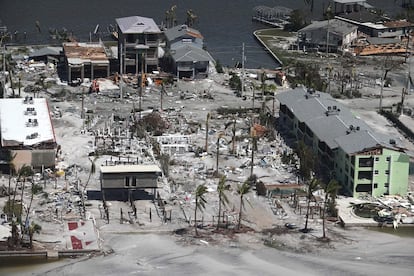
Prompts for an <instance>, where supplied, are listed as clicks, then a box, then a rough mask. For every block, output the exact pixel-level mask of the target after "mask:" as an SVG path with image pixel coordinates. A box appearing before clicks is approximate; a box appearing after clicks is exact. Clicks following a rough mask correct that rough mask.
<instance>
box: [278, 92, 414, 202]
mask: <svg viewBox="0 0 414 276" xmlns="http://www.w3.org/2000/svg"><path fill="white" fill-rule="evenodd" d="M277 99H278V100H279V102H280V124H281V126H282V128H283V129H284V130H285V131H286V132H287V133H289V134H290V135H292V136H294V137H295V139H296V140H298V141H299V140H302V141H303V142H304V143H305V144H306V145H308V146H309V147H310V148H311V149H312V150H313V152H314V153H315V155H316V156H317V160H318V162H319V167H320V170H321V171H323V172H325V177H326V178H331V177H334V178H335V179H336V180H337V181H338V182H339V184H340V185H341V187H342V192H343V193H345V194H346V195H350V196H353V197H360V196H365V195H370V196H375V197H378V196H381V195H396V194H398V195H406V194H407V189H408V174H409V157H408V155H407V154H406V153H405V152H404V148H403V147H402V146H401V145H399V144H398V143H397V141H398V140H396V139H394V138H392V137H388V136H386V135H383V134H379V133H376V132H375V131H374V130H373V129H371V127H370V126H369V125H368V124H366V123H365V122H364V121H362V120H361V119H359V118H357V117H355V115H354V114H353V113H352V112H351V110H349V109H348V108H347V107H345V106H344V105H342V104H341V103H339V102H337V101H336V100H335V99H334V98H332V96H331V95H329V94H327V93H321V92H317V91H314V90H307V89H305V88H303V87H298V88H296V89H294V90H290V91H287V92H284V93H281V94H279V95H278V96H277Z"/></svg>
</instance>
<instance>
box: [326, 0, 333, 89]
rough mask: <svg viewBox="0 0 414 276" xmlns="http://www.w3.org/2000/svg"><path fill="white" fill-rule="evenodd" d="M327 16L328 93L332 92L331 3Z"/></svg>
mask: <svg viewBox="0 0 414 276" xmlns="http://www.w3.org/2000/svg"><path fill="white" fill-rule="evenodd" d="M326 17H327V18H328V26H327V27H326V58H327V59H328V93H329V94H331V71H332V68H331V63H330V62H329V19H330V17H331V5H329V6H328V8H327V9H326Z"/></svg>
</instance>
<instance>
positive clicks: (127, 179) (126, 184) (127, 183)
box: [125, 176, 130, 187]
mask: <svg viewBox="0 0 414 276" xmlns="http://www.w3.org/2000/svg"><path fill="white" fill-rule="evenodd" d="M129 185H130V183H129V177H128V176H127V177H125V186H126V187H129Z"/></svg>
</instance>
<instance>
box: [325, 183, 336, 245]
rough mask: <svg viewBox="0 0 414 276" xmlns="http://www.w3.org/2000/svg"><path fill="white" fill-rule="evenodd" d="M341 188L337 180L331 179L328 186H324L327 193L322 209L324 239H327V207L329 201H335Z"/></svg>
mask: <svg viewBox="0 0 414 276" xmlns="http://www.w3.org/2000/svg"><path fill="white" fill-rule="evenodd" d="M339 188H340V186H339V184H338V181H336V180H335V179H331V180H330V181H329V183H328V184H326V185H324V187H323V190H324V192H325V198H324V202H323V209H322V228H323V236H322V239H326V230H325V223H326V209H327V208H326V206H327V205H328V202H329V201H335V197H336V194H337V192H338V189H339Z"/></svg>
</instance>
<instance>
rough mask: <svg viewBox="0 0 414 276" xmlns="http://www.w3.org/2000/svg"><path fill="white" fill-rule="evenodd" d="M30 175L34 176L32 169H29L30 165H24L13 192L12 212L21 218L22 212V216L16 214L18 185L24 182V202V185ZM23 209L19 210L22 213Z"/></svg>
mask: <svg viewBox="0 0 414 276" xmlns="http://www.w3.org/2000/svg"><path fill="white" fill-rule="evenodd" d="M29 175H33V170H32V168H31V167H29V166H28V165H23V166H22V167H21V168H20V169H19V171H18V172H17V179H16V186H15V187H14V192H13V200H12V203H11V204H12V207H11V209H12V211H13V215H19V217H20V216H21V212H20V214H16V213H15V203H16V194H17V184H18V183H19V182H20V181H23V188H22V200H23V191H24V183H25V182H26V178H27V177H28V176H29ZM22 207H23V205H22V206H21V208H22ZM21 208H19V210H20V211H21Z"/></svg>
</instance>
